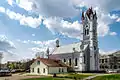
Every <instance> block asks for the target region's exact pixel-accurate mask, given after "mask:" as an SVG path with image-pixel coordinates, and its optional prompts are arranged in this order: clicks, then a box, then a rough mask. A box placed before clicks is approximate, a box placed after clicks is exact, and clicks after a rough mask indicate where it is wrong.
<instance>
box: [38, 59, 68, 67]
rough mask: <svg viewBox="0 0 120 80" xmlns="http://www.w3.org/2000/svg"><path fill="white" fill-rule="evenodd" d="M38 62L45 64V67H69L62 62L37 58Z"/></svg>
mask: <svg viewBox="0 0 120 80" xmlns="http://www.w3.org/2000/svg"><path fill="white" fill-rule="evenodd" d="M36 60H39V61H41V62H43V63H44V64H45V65H47V66H49V67H67V65H65V64H64V63H62V62H61V61H60V60H54V59H47V58H37V59H36Z"/></svg>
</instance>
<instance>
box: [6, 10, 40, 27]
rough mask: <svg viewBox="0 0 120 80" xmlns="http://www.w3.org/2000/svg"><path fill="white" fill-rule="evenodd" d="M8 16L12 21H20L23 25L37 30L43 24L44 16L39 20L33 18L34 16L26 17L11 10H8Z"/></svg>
mask: <svg viewBox="0 0 120 80" xmlns="http://www.w3.org/2000/svg"><path fill="white" fill-rule="evenodd" d="M6 14H7V15H8V17H9V18H10V19H14V20H18V21H19V22H20V24H21V25H25V26H29V27H32V28H37V27H38V26H39V25H40V24H41V22H42V16H40V15H39V17H38V18H33V17H32V16H28V17H26V16H25V15H22V14H19V13H15V12H13V11H10V10H9V9H7V10H6Z"/></svg>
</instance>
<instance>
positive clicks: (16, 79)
mask: <svg viewBox="0 0 120 80" xmlns="http://www.w3.org/2000/svg"><path fill="white" fill-rule="evenodd" d="M39 77H40V76H26V75H20V74H13V75H12V76H7V77H0V80H21V79H26V78H39Z"/></svg>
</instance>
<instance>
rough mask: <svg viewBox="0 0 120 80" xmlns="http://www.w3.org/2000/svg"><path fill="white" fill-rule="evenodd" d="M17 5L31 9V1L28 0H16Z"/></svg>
mask: <svg viewBox="0 0 120 80" xmlns="http://www.w3.org/2000/svg"><path fill="white" fill-rule="evenodd" d="M16 3H17V4H18V6H19V7H21V8H24V9H25V10H27V11H30V10H32V5H33V3H32V2H30V0H16Z"/></svg>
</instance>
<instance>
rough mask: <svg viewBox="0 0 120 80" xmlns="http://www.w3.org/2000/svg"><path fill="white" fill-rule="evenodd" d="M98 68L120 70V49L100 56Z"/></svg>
mask: <svg viewBox="0 0 120 80" xmlns="http://www.w3.org/2000/svg"><path fill="white" fill-rule="evenodd" d="M99 61H100V70H109V69H111V70H120V51H117V52H114V53H112V54H109V55H101V56H100V60H99Z"/></svg>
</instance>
